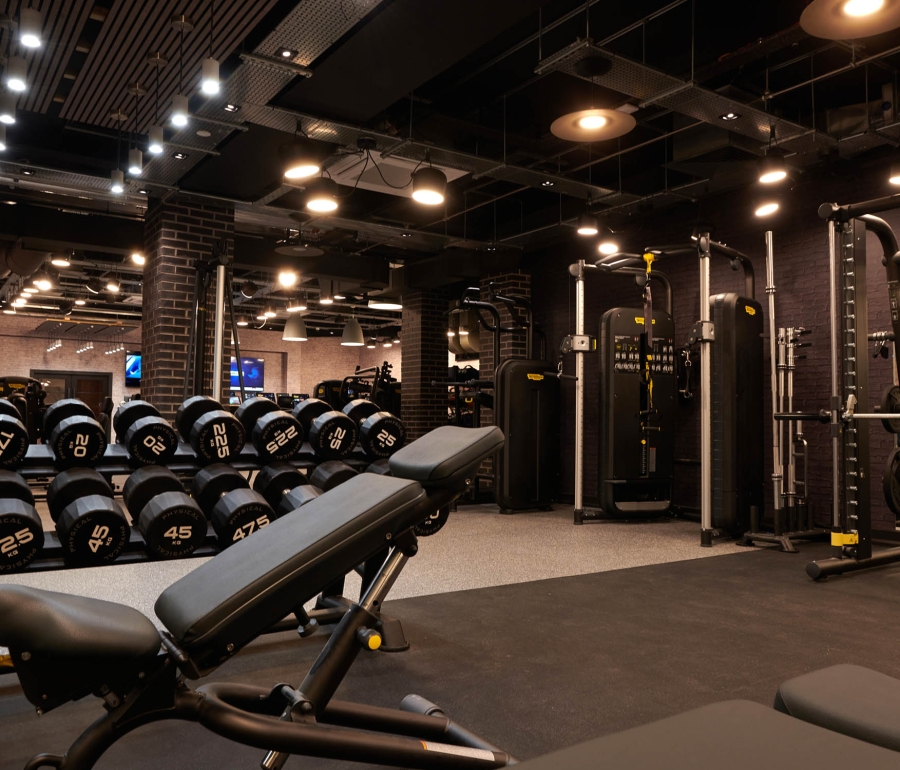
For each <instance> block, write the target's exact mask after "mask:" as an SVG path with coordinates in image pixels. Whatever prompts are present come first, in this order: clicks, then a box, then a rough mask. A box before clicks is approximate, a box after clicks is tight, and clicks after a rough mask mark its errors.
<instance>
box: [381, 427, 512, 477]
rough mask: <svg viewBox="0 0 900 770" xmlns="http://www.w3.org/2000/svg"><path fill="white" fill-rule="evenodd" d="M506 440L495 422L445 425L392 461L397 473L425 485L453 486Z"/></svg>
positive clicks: (397, 455) (400, 453)
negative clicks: (462, 425) (476, 425)
mask: <svg viewBox="0 0 900 770" xmlns="http://www.w3.org/2000/svg"><path fill="white" fill-rule="evenodd" d="M503 441H504V437H503V431H501V430H500V428H497V427H496V426H489V427H487V428H457V427H454V426H452V425H445V426H443V427H441V428H436V429H435V430H433V431H430V432H429V433H426V434H425V435H424V436H422V438H420V439H418V440H416V441H414V442H413V443H412V444H410V445H409V446H406V447H404V448H403V449H401V450H400V451H399V452H397V453H396V454H395V455H393V456H392V457H391V459H390V461H389V465H390V469H391V473H392V474H394V476H397V477H398V478H401V479H412V480H413V481H418V482H419V483H420V484H421V485H422V486H424V487H441V488H448V487H453V486H455V485H459V484H460V483H461V482H463V481H464V480H465V476H466V475H467V474H468V473H470V472H471V470H472V466H473V465H476V466H477V464H478V463H480V462H481V461H482V460H483V459H484V458H485V457H488V456H490V455H492V454H494V453H495V452H497V451H498V450H499V449H500V447H502V446H503Z"/></svg>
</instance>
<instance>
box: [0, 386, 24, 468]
mask: <svg viewBox="0 0 900 770" xmlns="http://www.w3.org/2000/svg"><path fill="white" fill-rule="evenodd" d="M28 443H29V438H28V431H27V430H26V428H25V426H24V425H23V424H22V420H21V414H20V413H19V410H18V409H16V407H15V406H14V405H13V404H11V403H10V402H9V401H7V400H6V399H5V398H0V468H15V467H16V466H17V465H19V463H21V462H22V460H23V459H24V458H25V455H26V454H27V452H28Z"/></svg>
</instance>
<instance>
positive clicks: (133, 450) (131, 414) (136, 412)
mask: <svg viewBox="0 0 900 770" xmlns="http://www.w3.org/2000/svg"><path fill="white" fill-rule="evenodd" d="M113 430H115V432H116V442H117V443H119V444H122V445H123V446H124V447H125V450H126V451H127V452H128V456H129V457H130V458H131V459H132V460H133V461H134V462H135V463H136V464H137V465H165V464H166V463H169V462H172V460H173V459H174V458H175V452H176V451H177V450H178V434H177V433H176V432H175V429H174V428H173V427H172V426H171V425H169V423H168V422H166V421H165V420H164V419H163V418H162V416H161V415H160V413H159V410H158V409H157V408H156V407H155V406H153V404H150V403H148V402H147V401H129V402H128V403H126V404H122V406H120V407H119V408H118V409H117V410H116V413H115V415H113Z"/></svg>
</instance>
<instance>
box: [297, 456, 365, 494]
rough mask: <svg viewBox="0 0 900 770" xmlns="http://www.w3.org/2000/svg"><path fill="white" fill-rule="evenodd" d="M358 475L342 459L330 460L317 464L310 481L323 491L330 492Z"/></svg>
mask: <svg viewBox="0 0 900 770" xmlns="http://www.w3.org/2000/svg"><path fill="white" fill-rule="evenodd" d="M358 475H359V474H358V473H357V472H356V471H355V470H354V469H353V468H351V467H350V466H349V465H347V463H344V462H341V461H340V460H329V461H328V462H324V463H322V464H321V465H317V466H316V468H315V470H314V471H313V472H312V473H311V474H310V477H309V483H310V484H312V485H313V486H314V487H318V488H319V489H321V490H322V491H323V492H330V491H331V490H332V489H334V488H335V487H337V486H340V485H341V484H343V483H344V482H345V481H349V480H350V479H352V478H353V477H354V476H358Z"/></svg>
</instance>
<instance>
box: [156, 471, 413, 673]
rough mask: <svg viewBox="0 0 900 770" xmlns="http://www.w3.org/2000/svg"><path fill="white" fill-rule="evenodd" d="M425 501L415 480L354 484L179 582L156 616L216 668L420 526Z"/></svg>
mask: <svg viewBox="0 0 900 770" xmlns="http://www.w3.org/2000/svg"><path fill="white" fill-rule="evenodd" d="M424 500H425V492H424V490H423V489H422V487H421V486H420V485H419V484H417V483H415V482H413V481H408V480H405V479H398V478H392V477H390V476H377V475H374V474H371V473H366V474H362V475H360V476H357V477H355V478H352V479H350V480H349V481H347V482H345V483H344V484H341V485H340V486H339V487H336V488H335V489H333V490H331V491H330V492H327V493H326V494H324V495H322V496H321V497H319V498H317V499H315V500H313V501H312V502H310V503H308V504H307V505H305V506H303V507H302V508H300V509H298V510H296V511H294V512H293V513H289V514H288V515H287V516H283V517H282V518H280V519H277V520H276V521H274V522H272V523H271V524H270V525H268V526H267V527H264V528H262V529H261V530H259V531H257V532H255V533H253V534H252V535H250V536H249V537H248V538H246V539H245V540H241V541H238V542H237V543H235V544H234V545H232V546H231V547H230V548H228V549H226V550H225V551H223V552H222V553H220V554H218V555H217V556H216V557H215V558H213V559H211V560H210V561H208V562H206V563H205V564H202V565H201V566H199V567H198V568H197V569H195V570H194V571H193V572H190V573H189V574H187V575H185V576H184V577H183V578H181V580H179V581H177V582H176V583H173V584H172V585H171V586H170V587H169V588H167V589H166V590H165V591H163V593H162V594H161V595H160V597H159V598H158V599H157V600H156V606H155V609H156V614H157V616H158V617H159V619H160V620H161V621H162V622H163V624H164V625H165V626H166V628H167V629H168V630H169V632H170V633H171V634H172V636H173V637H174V638H175V639H176V640H177V641H178V643H179V644H180V645H181V647H182V648H183V649H185V650H186V651H187V652H188V653H189V654H190V655H191V658H192V660H193V661H194V663H195V665H197V666H198V667H199V668H201V669H202V668H207V669H209V668H210V667H214V666H215V665H217V663H218V662H221V661H222V660H224V659H225V658H227V657H228V655H229V654H230V653H231V652H233V651H236V650H237V649H240V647H241V646H243V645H244V644H246V643H247V642H249V641H250V640H251V639H253V638H254V637H256V636H258V635H259V634H261V633H262V632H263V631H265V630H266V629H268V628H269V627H270V626H271V625H273V624H274V623H276V622H277V621H279V620H281V619H282V618H283V617H285V616H286V615H288V614H289V613H291V612H293V611H294V610H295V609H297V608H299V607H302V606H303V604H304V603H305V602H307V601H309V600H310V599H312V598H313V597H314V596H315V595H316V594H317V593H319V591H321V590H322V589H323V588H324V587H325V586H326V585H327V584H328V583H330V582H331V581H333V580H334V579H336V578H338V577H340V576H342V575H344V574H346V573H347V572H349V571H350V570H352V569H353V568H354V567H355V566H356V565H357V564H359V563H361V562H362V561H364V560H365V559H366V558H369V557H371V556H372V555H373V554H374V553H377V551H379V550H380V549H381V548H383V547H384V546H385V545H388V544H389V542H390V541H389V540H388V539H387V538H386V534H387V533H390V534H391V535H392V536H395V535H397V534H399V533H400V532H402V531H404V530H406V529H408V528H409V527H410V526H412V525H413V524H414V523H416V521H415V516H416V509H417V507H420V506H421V505H422V504H423V502H424ZM229 645H230V646H231V649H229Z"/></svg>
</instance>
